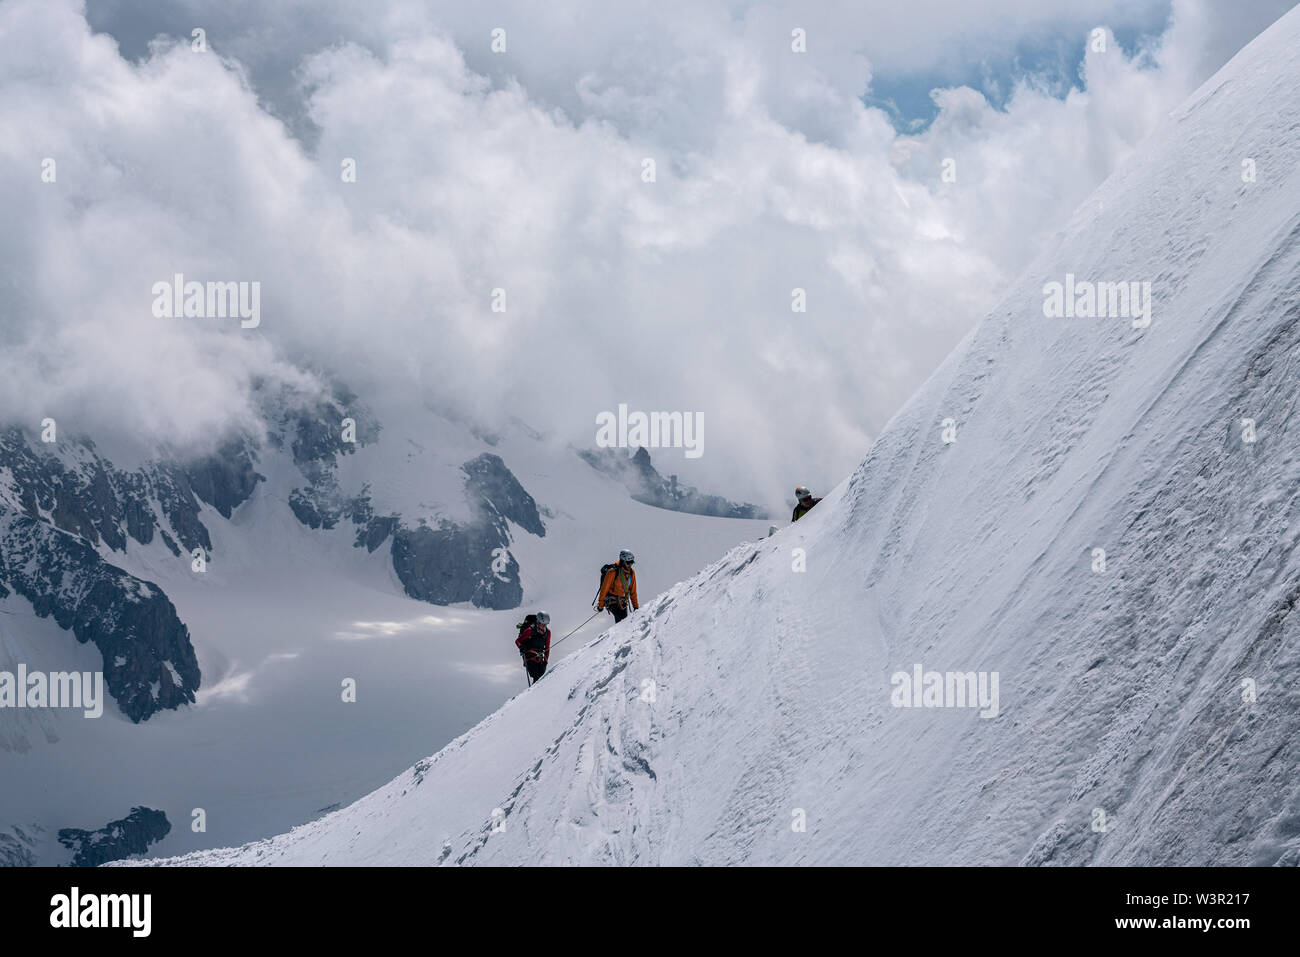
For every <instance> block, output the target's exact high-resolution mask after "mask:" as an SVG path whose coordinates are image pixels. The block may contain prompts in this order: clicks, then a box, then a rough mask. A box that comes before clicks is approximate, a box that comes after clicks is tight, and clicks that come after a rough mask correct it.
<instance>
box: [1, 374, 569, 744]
mask: <svg viewBox="0 0 1300 957" xmlns="http://www.w3.org/2000/svg"><path fill="white" fill-rule="evenodd" d="M265 420H266V424H267V432H266V436H265V440H264V441H254V440H253V439H251V438H249V437H235V438H232V439H230V440H229V441H227V442H225V443H224V444H223V445H221V446H220V447H219V448H218V449H217V450H216V451H215V452H214V453H212V454H211V455H208V456H206V457H204V458H201V459H196V460H191V461H175V460H170V459H166V458H163V459H159V460H157V461H153V462H149V463H147V464H145V465H143V466H141V467H139V468H136V469H119V468H116V467H115V466H114V465H113V463H112V462H110V461H109V460H108V459H106V458H105V457H103V456H102V455H101V454H100V453H99V452H98V451H97V449H96V447H95V445H94V443H93V442H92V441H90V440H88V439H76V440H71V441H69V440H64V441H62V442H60V443H58V444H50V445H44V444H42V443H41V442H39V441H38V440H36V439H35V438H34V437H32V436H30V435H28V434H27V433H24V432H23V431H22V430H21V429H18V428H10V429H8V430H7V431H4V432H2V433H0V598H3V597H6V596H8V595H9V594H11V593H17V594H19V595H21V596H22V597H24V598H26V599H27V600H28V601H30V602H31V603H32V606H33V608H34V609H35V611H36V614H38V615H39V616H41V617H52V618H53V619H54V620H55V621H56V622H57V623H58V624H59V625H60V626H61V627H63V628H65V629H67V630H69V631H71V632H73V634H74V635H75V636H76V638H77V640H78V641H80V642H82V643H85V642H92V643H93V644H94V645H95V646H96V647H97V648H98V649H99V651H100V652H101V654H102V655H103V661H104V679H105V687H106V688H107V690H108V691H109V693H110V694H111V695H112V696H113V698H114V699H115V700H116V701H117V702H118V705H119V707H120V708H121V709H122V712H123V713H124V714H126V715H127V716H128V717H130V718H131V719H132V720H133V721H137V722H138V721H143V720H146V719H147V718H149V717H150V716H151V715H153V714H155V713H157V712H158V711H160V710H163V709H167V708H175V707H177V706H179V705H181V704H185V703H187V702H193V701H194V695H195V692H196V691H197V689H198V687H199V682H200V677H201V676H200V673H199V667H198V662H197V658H196V656H195V652H194V648H193V645H192V644H191V641H190V635H189V631H188V629H187V628H186V626H185V624H184V623H183V622H182V621H181V620H180V618H179V617H178V615H177V612H176V609H175V607H174V606H173V604H172V602H171V601H170V599H169V598H168V597H167V595H166V594H165V592H164V590H163V588H162V587H161V586H159V585H158V584H157V583H154V582H145V581H143V580H141V579H138V578H136V577H134V576H132V575H130V574H128V573H127V572H125V571H123V570H122V569H121V568H120V567H118V566H117V565H116V564H114V555H115V554H117V553H123V554H124V553H125V552H126V551H127V549H128V547H129V546H130V545H131V543H133V542H134V543H138V544H139V545H149V544H151V543H152V542H154V540H155V538H157V539H158V540H160V541H161V542H162V543H163V544H164V545H165V546H166V547H167V549H168V550H170V551H171V553H172V554H173V555H175V556H176V557H177V559H178V561H182V562H186V563H188V562H189V561H190V556H191V554H192V553H193V552H195V550H201V551H202V553H203V555H204V557H205V559H207V560H218V561H219V560H220V556H215V557H214V556H212V554H211V552H212V536H211V534H210V531H209V528H208V525H207V524H205V522H206V523H211V522H212V521H214V520H216V519H215V516H220V518H221V519H229V518H231V517H232V515H233V514H234V512H235V510H236V509H237V508H238V507H239V506H240V505H241V504H243V503H244V502H246V501H248V499H250V498H251V497H252V495H253V494H254V492H255V491H256V488H257V485H258V483H259V482H262V481H263V480H264V479H263V476H262V475H261V474H260V473H259V472H258V464H259V462H270V461H271V459H272V458H273V457H276V456H284V457H287V458H289V459H290V460H291V461H292V463H293V466H294V467H295V468H296V472H294V474H296V475H300V476H301V483H300V484H297V485H296V486H294V487H293V488H292V489H291V491H290V492H289V495H288V505H289V508H290V509H291V510H292V512H293V514H294V515H295V516H296V517H297V519H298V521H299V522H301V523H302V524H303V525H304V526H306V527H307V528H310V529H314V530H321V531H330V530H333V529H338V528H340V527H345V526H346V525H347V524H348V523H350V524H351V526H352V528H353V530H354V532H355V534H354V535H353V540H352V544H353V545H354V546H355V547H357V548H365V549H366V550H367V551H369V552H374V551H376V550H378V549H379V548H380V547H382V546H383V545H384V544H385V543H388V544H389V548H390V555H391V560H392V562H393V568H394V570H395V572H396V574H397V576H398V578H399V580H400V581H401V583H402V587H403V588H404V590H405V591H406V593H407V595H409V596H410V597H412V598H415V599H418V600H420V601H427V602H431V603H433V604H439V605H447V604H452V603H455V602H461V601H468V602H471V603H473V604H474V605H476V606H477V607H480V608H492V609H506V608H514V607H517V606H518V605H519V604H520V602H521V601H522V599H523V588H522V585H521V584H520V579H519V564H518V562H517V561H516V560H515V558H514V556H513V555H512V554H510V552H509V547H510V544H511V529H510V524H511V523H514V524H515V525H517V526H519V528H521V529H523V530H524V531H525V532H527V533H529V534H533V535H538V536H544V535H545V534H546V528H545V526H544V525H543V523H542V518H541V514H540V512H539V510H538V507H537V503H536V502H535V501H534V500H533V497H532V496H531V495H529V494H528V492H527V491H526V490H525V489H524V488H523V486H522V485H521V484H520V483H519V481H518V480H517V479H516V478H515V476H514V475H513V474H512V473H511V471H510V469H509V468H508V467H507V466H506V464H505V462H504V461H503V460H502V459H501V457H500V456H498V455H494V454H491V453H484V454H482V455H480V456H478V457H477V458H474V459H471V460H470V461H468V462H466V463H465V464H464V465H463V466H462V470H463V472H464V486H463V490H464V494H465V496H466V498H467V500H468V502H469V505H470V515H471V517H470V519H469V520H468V521H461V522H452V521H448V520H440V521H438V522H437V524H436V526H431V525H429V524H428V523H427V521H426V520H425V519H423V518H421V517H418V516H404V515H402V514H400V513H399V512H396V511H387V512H381V511H379V510H377V509H376V507H375V505H374V503H373V502H372V498H371V493H370V486H369V484H368V483H362V484H361V485H360V486H359V487H352V488H345V487H344V485H343V484H342V483H341V482H340V479H339V466H340V463H341V462H342V461H343V459H344V458H345V457H347V456H351V455H355V454H357V453H358V451H359V450H362V449H364V448H366V446H368V445H371V444H373V443H375V442H377V441H378V439H379V437H380V434H381V428H380V424H379V422H378V421H377V420H376V419H375V418H374V417H373V416H372V415H371V414H370V413H369V412H368V411H367V410H366V409H365V407H364V406H363V405H362V404H361V403H360V402H359V401H358V399H357V397H356V396H355V395H353V394H352V393H350V392H349V391H348V390H347V389H346V388H343V387H341V386H339V387H336V388H335V389H334V390H333V391H332V392H330V393H328V394H327V395H325V396H323V397H316V398H313V399H311V400H302V399H295V398H294V397H287V396H285V395H276V396H267V397H265ZM205 505H206V506H209V508H208V509H206V510H205V509H204V506H205ZM214 513H215V516H214Z"/></svg>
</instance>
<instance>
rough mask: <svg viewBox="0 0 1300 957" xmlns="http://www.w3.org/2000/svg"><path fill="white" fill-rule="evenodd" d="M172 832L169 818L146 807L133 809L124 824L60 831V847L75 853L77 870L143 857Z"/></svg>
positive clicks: (73, 860) (74, 862)
mask: <svg viewBox="0 0 1300 957" xmlns="http://www.w3.org/2000/svg"><path fill="white" fill-rule="evenodd" d="M171 829H172V826H171V824H170V823H169V822H168V821H167V815H166V814H164V813H163V812H162V811H155V810H153V809H152V808H147V807H133V808H131V813H130V814H128V815H127V816H126V817H124V818H122V819H121V820H117V821H110V822H109V823H107V824H105V825H104V826H103V827H101V828H100V829H99V830H97V831H83V830H82V829H81V828H78V827H61V828H59V843H60V844H62V845H63V846H64V847H66V848H67V849H68V850H70V851H72V853H73V856H72V865H73V866H74V867H98V866H99V865H100V864H105V863H107V862H108V861H120V860H122V859H123V858H127V857H130V856H131V855H132V854H143V853H144V852H145V851H147V850H148V849H149V845H150V844H154V843H157V842H158V841H161V840H162V839H163V838H164V837H166V836H167V834H168V832H170V831H171Z"/></svg>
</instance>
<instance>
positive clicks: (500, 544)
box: [393, 452, 546, 609]
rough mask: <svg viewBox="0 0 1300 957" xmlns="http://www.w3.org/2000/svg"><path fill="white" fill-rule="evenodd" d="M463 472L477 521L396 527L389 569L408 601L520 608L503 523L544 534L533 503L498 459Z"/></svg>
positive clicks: (482, 460) (483, 459)
mask: <svg viewBox="0 0 1300 957" xmlns="http://www.w3.org/2000/svg"><path fill="white" fill-rule="evenodd" d="M462 468H463V469H464V471H465V493H466V494H467V495H468V496H469V498H470V501H471V504H472V505H473V506H474V510H475V512H476V515H477V519H476V521H475V522H474V523H472V524H469V525H457V524H454V523H451V522H443V523H442V524H441V526H440V527H439V528H437V529H433V528H429V527H428V526H425V525H420V526H417V527H416V528H407V527H399V528H398V529H397V531H396V533H395V535H394V538H393V568H394V569H395V570H396V572H397V576H398V578H400V579H401V581H402V585H403V587H405V588H406V593H407V594H408V595H410V596H411V597H412V598H418V599H420V600H422V601H429V602H433V603H434V604H439V605H445V604H450V603H452V602H457V601H469V602H472V603H473V604H474V605H476V606H477V607H479V608H493V609H504V608H518V607H519V604H520V602H522V601H523V586H522V585H521V584H520V582H519V563H518V562H517V561H515V558H514V556H513V555H511V554H510V553H509V551H508V548H509V545H510V530H509V526H508V524H507V521H513V522H514V523H515V524H517V525H519V526H520V527H521V528H523V529H524V530H526V531H528V532H531V533H532V534H534V535H538V536H544V535H545V534H546V528H545V527H544V526H543V525H542V517H541V515H540V514H539V513H538V511H537V503H536V502H535V501H534V500H533V497H532V496H531V495H529V494H528V492H526V491H525V490H524V487H523V486H522V485H520V484H519V480H518V479H516V478H515V476H514V474H513V473H511V471H510V470H509V469H508V468H506V464H505V462H503V461H502V460H501V457H500V456H499V455H493V454H491V453H488V452H485V453H483V454H482V455H480V456H479V457H478V458H476V459H473V460H471V461H469V462H466V463H465V465H464V466H462Z"/></svg>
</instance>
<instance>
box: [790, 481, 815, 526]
mask: <svg viewBox="0 0 1300 957" xmlns="http://www.w3.org/2000/svg"><path fill="white" fill-rule="evenodd" d="M794 497H795V498H797V499H798V500H799V504H798V505H796V506H795V507H794V515H793V516H792V517H791V518H790V521H792V522H797V521H799V519H801V518H803V517H804V516H805V515H807V514H808V513H809V512H810V511H811V510H812V507H813V506H814V505H816V504H817V503H818V502H820V501H821V499H819V498H813V494H812V492H810V491H808V489H806V488H804V487H803V486H802V485H800V486H799V487H798V488H797V489H795V490H794Z"/></svg>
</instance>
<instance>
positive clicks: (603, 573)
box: [591, 562, 618, 607]
mask: <svg viewBox="0 0 1300 957" xmlns="http://www.w3.org/2000/svg"><path fill="white" fill-rule="evenodd" d="M611 568H618V562H610V563H609V564H607V565H601V566H600V581H599V582H597V583H596V598H593V599H592V601H591V604H592V607H595V605H596V599H598V598H600V590H601V589H602V588H604V587H605V576H606V575H608V574H609V570H610V569H611Z"/></svg>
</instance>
